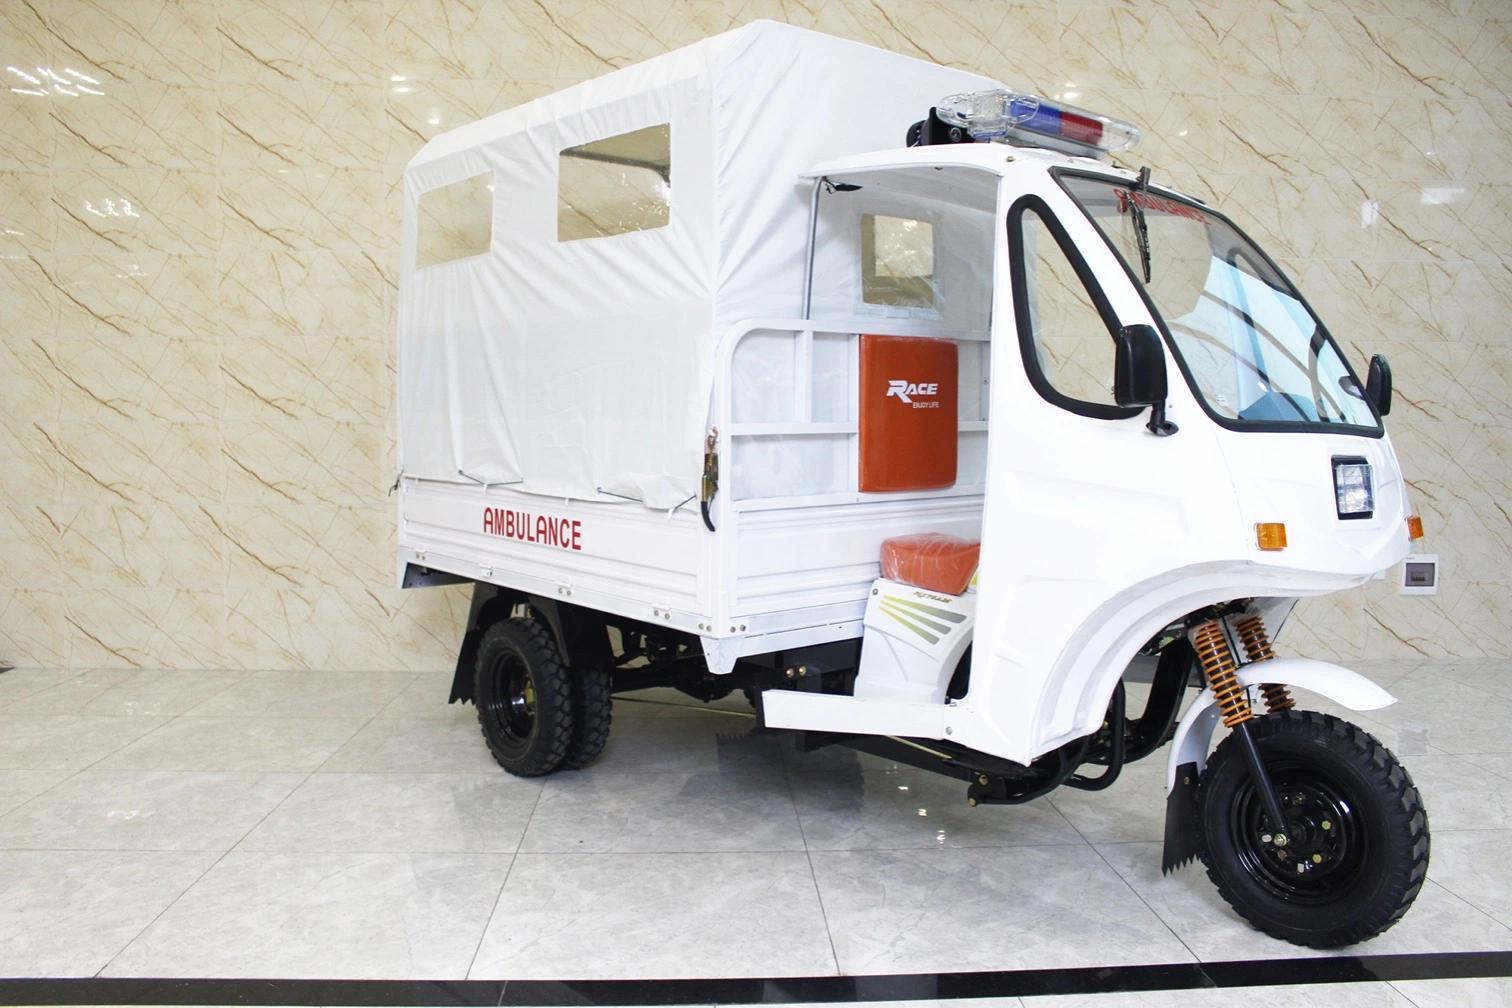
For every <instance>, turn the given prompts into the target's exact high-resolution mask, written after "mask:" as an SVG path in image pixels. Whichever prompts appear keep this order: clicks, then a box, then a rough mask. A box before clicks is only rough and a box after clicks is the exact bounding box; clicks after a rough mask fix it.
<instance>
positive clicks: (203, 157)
mask: <svg viewBox="0 0 1512 1008" xmlns="http://www.w3.org/2000/svg"><path fill="white" fill-rule="evenodd" d="M100 90H101V93H100V94H99V95H90V94H84V93H80V94H79V95H77V96H74V97H69V96H64V95H59V94H56V93H55V94H54V95H53V96H52V97H51V98H48V99H47V101H49V102H50V103H51V110H50V111H51V116H52V120H53V122H54V123H55V126H56V128H55V130H54V133H53V137H54V152H53V162H52V164H53V167H55V168H214V167H215V165H216V162H217V160H218V159H219V157H220V129H219V121H218V120H217V119H216V115H215V111H216V101H215V88H213V87H204V86H200V85H195V84H118V83H109V82H102V84H101V86H100Z"/></svg>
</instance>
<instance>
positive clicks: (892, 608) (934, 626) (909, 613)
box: [877, 599, 950, 637]
mask: <svg viewBox="0 0 1512 1008" xmlns="http://www.w3.org/2000/svg"><path fill="white" fill-rule="evenodd" d="M896 601H897V600H896V599H883V600H882V601H881V602H879V603H877V606H878V608H880V609H884V610H886V611H887V612H888V613H889V614H890V615H893V616H903V617H907V618H908V619H911V620H913V621H914V622H915V623H922V624H924V625H925V626H927V627H929V629H931V630H933V631H934V632H935V633H937V634H940V635H941V636H942V637H943V636H944V635H945V634H948V633H950V627H949V626H948V625H946V624H944V623H937V622H935V621H934V620H932V619H930V618H929V617H928V616H925V615H923V614H922V613H917V612H914V611H913V610H911V609H901V608H899V607H898V606H896V605H894V604H893V603H894V602H896Z"/></svg>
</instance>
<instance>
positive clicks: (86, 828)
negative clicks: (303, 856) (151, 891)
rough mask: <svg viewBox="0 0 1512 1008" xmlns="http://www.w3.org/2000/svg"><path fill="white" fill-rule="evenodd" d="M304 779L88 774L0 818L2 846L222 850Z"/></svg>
mask: <svg viewBox="0 0 1512 1008" xmlns="http://www.w3.org/2000/svg"><path fill="white" fill-rule="evenodd" d="M304 776H305V775H304V774H297V773H207V772H202V771H197V770H195V771H161V770H147V771H141V770H84V771H81V772H80V773H78V774H75V775H74V776H73V777H70V778H69V779H68V780H66V781H63V782H62V783H60V784H58V785H57V786H56V787H53V788H52V789H51V790H49V791H47V792H46V793H45V794H42V795H39V796H38V797H36V798H33V799H32V800H31V801H29V802H27V803H25V804H24V805H22V806H21V807H19V808H17V809H14V810H13V811H11V812H9V813H7V814H6V815H3V816H0V848H9V849H30V850H80V851H83V850H118V851H124V850H163V851H166V850H201V851H224V850H228V849H229V848H230V847H231V846H232V845H233V844H235V843H236V842H237V841H238V840H240V839H241V838H242V837H244V836H246V835H247V831H249V830H250V829H252V827H254V826H256V825H257V824H258V822H260V821H261V820H262V819H263V817H264V816H266V815H267V814H268V812H269V811H271V810H272V809H273V807H274V806H275V805H277V804H278V803H279V802H280V801H283V800H284V798H286V797H287V796H288V795H289V792H291V791H293V790H294V788H295V787H296V786H297V785H298V784H299V782H300V781H302V780H304Z"/></svg>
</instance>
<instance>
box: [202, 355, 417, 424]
mask: <svg viewBox="0 0 1512 1008" xmlns="http://www.w3.org/2000/svg"><path fill="white" fill-rule="evenodd" d="M387 349H388V341H387V340H385V339H382V338H369V337H353V338H339V339H330V338H318V337H316V338H312V337H297V338H287V337H285V338H265V339H258V338H249V339H236V340H225V341H224V342H223V344H222V353H221V368H222V371H223V373H224V376H225V405H224V409H223V412H222V416H223V417H224V418H225V419H227V420H276V419H280V418H289V419H295V420H334V421H363V420H366V421H369V422H375V421H376V422H381V421H382V420H383V419H384V417H385V416H386V414H387V411H388V406H389V401H390V398H391V393H390V391H389V386H390V384H391V383H390V377H391V376H390V374H389V370H388V362H387Z"/></svg>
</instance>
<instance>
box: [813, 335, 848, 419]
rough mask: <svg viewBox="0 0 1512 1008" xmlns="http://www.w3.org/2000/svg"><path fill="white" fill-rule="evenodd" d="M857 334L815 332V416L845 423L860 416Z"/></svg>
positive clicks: (814, 417)
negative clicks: (858, 411)
mask: <svg viewBox="0 0 1512 1008" xmlns="http://www.w3.org/2000/svg"><path fill="white" fill-rule="evenodd" d="M855 357H856V337H855V336H854V335H852V334H850V333H815V334H814V348H813V381H812V386H811V387H812V389H813V419H814V422H815V423H844V422H845V421H848V420H855V419H856V373H855Z"/></svg>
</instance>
